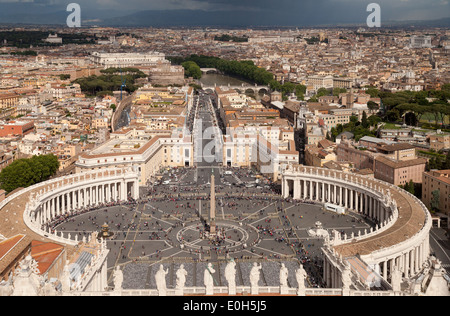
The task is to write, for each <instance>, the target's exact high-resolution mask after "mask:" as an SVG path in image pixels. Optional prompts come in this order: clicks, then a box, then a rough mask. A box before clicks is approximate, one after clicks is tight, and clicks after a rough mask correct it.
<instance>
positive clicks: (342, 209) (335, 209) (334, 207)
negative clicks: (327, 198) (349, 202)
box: [325, 203, 345, 215]
mask: <svg viewBox="0 0 450 316" xmlns="http://www.w3.org/2000/svg"><path fill="white" fill-rule="evenodd" d="M325 209H326V210H327V211H330V212H333V213H337V214H339V215H343V214H345V207H342V206H337V205H334V204H330V203H326V204H325Z"/></svg>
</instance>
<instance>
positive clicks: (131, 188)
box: [25, 169, 139, 234]
mask: <svg viewBox="0 0 450 316" xmlns="http://www.w3.org/2000/svg"><path fill="white" fill-rule="evenodd" d="M138 177H139V176H138V174H137V173H136V172H133V171H132V170H122V169H112V170H97V171H92V172H87V173H81V174H76V175H71V176H66V177H62V178H58V179H57V180H52V181H48V182H44V183H42V184H41V186H40V187H39V189H38V190H36V192H37V193H36V196H35V197H33V198H32V199H31V201H30V202H29V203H28V205H27V210H26V212H25V216H28V219H29V221H27V222H28V223H29V224H30V225H29V226H30V228H32V229H33V230H35V231H36V232H37V233H41V234H44V232H43V231H41V227H42V226H43V225H44V224H46V223H48V222H50V221H52V220H53V219H55V218H57V217H59V216H61V215H65V214H69V215H70V214H72V213H73V212H75V211H77V210H81V209H85V208H89V207H95V206H98V205H104V204H108V203H111V202H118V201H126V200H128V199H129V198H132V199H138V198H139V178H138Z"/></svg>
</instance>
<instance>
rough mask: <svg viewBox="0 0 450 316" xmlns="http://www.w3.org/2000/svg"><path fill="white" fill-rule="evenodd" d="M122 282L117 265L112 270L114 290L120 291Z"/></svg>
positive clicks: (121, 274) (120, 272) (120, 271)
mask: <svg viewBox="0 0 450 316" xmlns="http://www.w3.org/2000/svg"><path fill="white" fill-rule="evenodd" d="M122 284H123V272H122V270H120V267H119V266H117V267H116V269H115V270H114V291H115V292H119V291H122Z"/></svg>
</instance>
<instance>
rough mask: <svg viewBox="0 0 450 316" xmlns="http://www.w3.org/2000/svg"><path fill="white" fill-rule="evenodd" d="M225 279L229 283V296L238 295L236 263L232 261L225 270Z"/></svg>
mask: <svg viewBox="0 0 450 316" xmlns="http://www.w3.org/2000/svg"><path fill="white" fill-rule="evenodd" d="M225 279H226V280H227V282H228V294H230V295H236V262H235V261H234V260H232V261H230V262H229V263H228V264H227V266H226V268H225Z"/></svg>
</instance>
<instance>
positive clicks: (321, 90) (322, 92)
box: [316, 88, 330, 98]
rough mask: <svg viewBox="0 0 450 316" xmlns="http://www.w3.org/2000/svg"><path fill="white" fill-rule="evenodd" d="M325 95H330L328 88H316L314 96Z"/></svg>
mask: <svg viewBox="0 0 450 316" xmlns="http://www.w3.org/2000/svg"><path fill="white" fill-rule="evenodd" d="M326 95H330V91H328V89H326V88H320V89H319V90H317V94H316V97H317V98H320V97H323V96H326Z"/></svg>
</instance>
